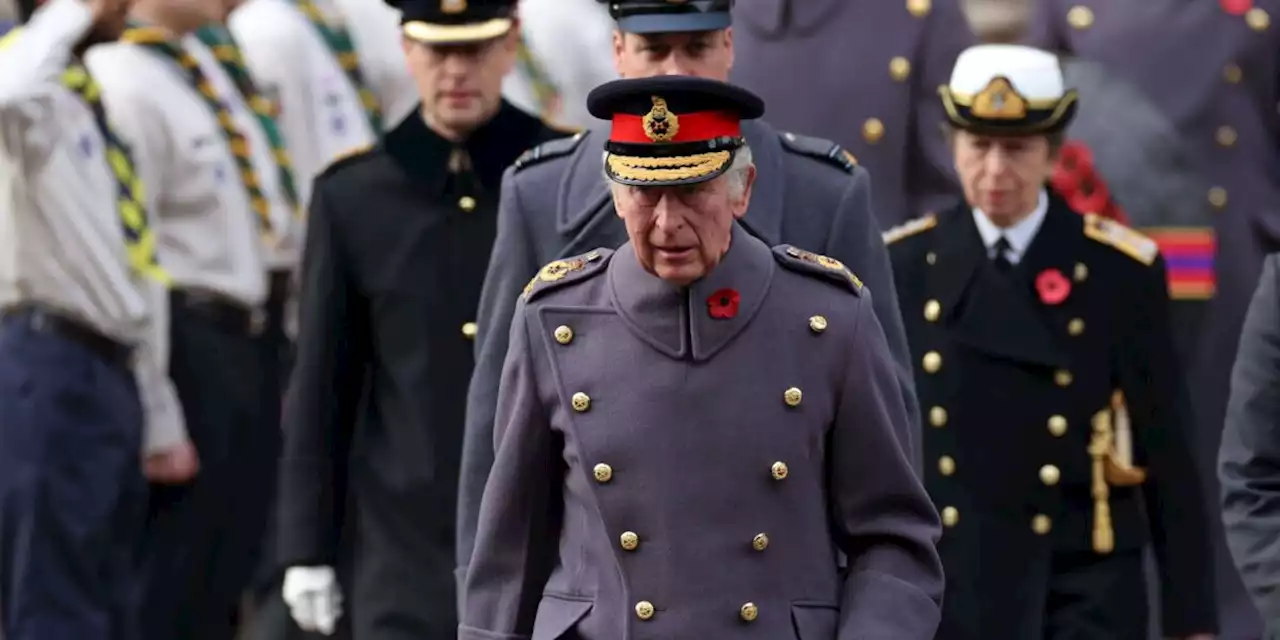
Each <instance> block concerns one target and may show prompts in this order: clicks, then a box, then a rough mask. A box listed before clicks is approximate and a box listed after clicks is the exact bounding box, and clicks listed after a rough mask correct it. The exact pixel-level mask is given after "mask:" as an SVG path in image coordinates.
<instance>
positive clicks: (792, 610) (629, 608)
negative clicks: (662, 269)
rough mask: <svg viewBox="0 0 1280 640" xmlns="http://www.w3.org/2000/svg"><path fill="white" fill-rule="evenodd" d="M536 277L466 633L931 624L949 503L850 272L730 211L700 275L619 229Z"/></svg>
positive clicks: (914, 632)
mask: <svg viewBox="0 0 1280 640" xmlns="http://www.w3.org/2000/svg"><path fill="white" fill-rule="evenodd" d="M525 291H526V293H525V294H524V295H523V296H522V302H521V304H520V306H519V307H518V308H517V310H516V317H515V320H514V321H513V324H512V329H511V350H510V352H509V353H508V356H507V360H506V364H505V366H504V368H503V374H502V391H501V394H500V396H499V403H498V420H497V428H496V429H495V435H494V440H495V444H496V447H497V452H498V453H497V460H496V463H495V465H494V468H493V473H492V475H491V477H490V480H489V483H488V486H487V487H486V488H485V493H484V501H483V503H482V507H481V516H480V525H479V535H478V537H477V543H476V550H475V555H474V556H473V560H472V566H471V570H470V572H469V573H468V575H467V578H466V583H465V604H464V607H463V612H462V616H463V624H462V627H461V631H460V633H459V639H460V640H495V639H498V638H501V639H503V640H516V639H520V638H532V639H533V640H555V639H557V638H562V637H566V634H567V637H573V638H581V639H582V640H618V639H620V638H631V639H632V640H640V639H648V638H653V639H657V638H663V639H672V638H708V639H711V638H714V639H717V640H720V639H726V638H762V639H763V638H767V639H769V640H783V639H786V638H797V639H798V640H837V639H840V640H853V639H854V638H893V639H894V640H929V639H931V638H932V637H933V634H934V631H935V629H936V626H937V623H938V619H939V604H940V598H941V594H942V589H943V579H942V571H941V566H940V563H939V559H938V556H937V552H936V547H935V544H936V541H937V538H938V536H939V532H940V524H939V521H938V516H937V513H936V512H935V511H934V509H933V507H932V505H931V503H930V501H929V498H928V496H927V495H926V493H925V491H924V488H923V486H922V485H921V483H920V481H919V479H918V478H917V476H916V474H915V473H914V471H913V469H912V467H911V465H910V463H909V461H908V459H907V456H906V454H905V452H904V451H903V450H902V448H901V447H900V446H899V444H898V442H897V435H896V434H897V433H898V432H899V431H900V430H901V429H902V428H903V425H904V423H905V422H906V414H905V413H904V411H903V402H902V396H901V389H900V387H899V385H898V384H897V381H896V380H895V373H894V363H893V360H892V358H891V357H890V355H889V350H888V346H887V345H886V343H885V339H884V333H883V332H882V331H881V329H880V326H879V322H878V321H877V320H876V317H875V314H874V313H873V312H872V308H871V295H870V294H869V293H868V292H867V291H866V290H865V289H863V288H862V285H861V283H860V282H859V281H858V280H857V278H856V276H854V275H853V274H852V273H851V272H849V271H848V270H847V269H846V268H845V267H843V266H842V265H840V264H839V263H838V262H835V261H833V260H830V259H828V258H825V257H822V256H818V255H815V254H812V253H808V252H805V251H800V250H796V249H794V248H790V247H779V248H777V249H774V250H772V251H771V250H770V249H769V247H767V246H766V245H765V244H764V243H762V242H760V241H759V240H758V239H756V238H754V237H752V236H751V235H749V234H748V233H746V232H745V231H743V230H741V228H735V230H734V234H733V237H732V246H731V248H730V251H729V253H728V254H727V255H726V256H725V258H724V260H723V261H722V262H721V263H720V265H719V266H717V267H716V268H715V269H714V270H712V271H711V273H710V274H708V275H707V276H706V277H704V278H703V279H701V280H699V281H698V282H696V283H694V284H693V285H691V286H689V287H677V286H674V285H671V284H668V283H666V282H665V281H663V280H661V279H659V278H657V277H655V276H653V275H651V274H649V273H648V272H646V271H645V270H644V269H643V268H642V267H641V266H640V264H639V262H638V260H637V259H636V256H635V252H634V251H633V250H632V248H631V246H630V244H628V245H625V246H623V247H622V248H621V249H619V250H618V251H617V253H612V252H610V251H608V250H600V251H595V252H592V253H589V254H587V255H585V256H583V257H580V258H576V259H570V260H565V261H559V262H556V263H552V264H550V265H548V266H547V267H544V268H543V269H542V270H541V271H540V272H539V275H538V276H537V277H536V278H535V279H534V281H533V282H531V283H530V284H529V286H528V287H527V288H526V289H525ZM841 553H843V554H844V555H845V556H847V557H848V563H847V568H842V567H841V563H839V561H838V557H839V555H840V554H841Z"/></svg>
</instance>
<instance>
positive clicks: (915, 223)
mask: <svg viewBox="0 0 1280 640" xmlns="http://www.w3.org/2000/svg"><path fill="white" fill-rule="evenodd" d="M936 226H938V216H937V215H934V214H932V213H927V214H925V215H923V216H920V217H919V218H916V219H914V220H908V221H906V222H904V223H902V224H900V225H898V226H896V227H893V228H891V229H889V230H888V231H885V232H884V233H882V234H880V235H881V237H882V238H883V239H884V243H885V244H893V243H895V242H897V241H899V240H903V239H906V238H910V237H911V236H914V235H916V234H918V233H924V232H925V231H928V230H930V229H932V228H934V227H936Z"/></svg>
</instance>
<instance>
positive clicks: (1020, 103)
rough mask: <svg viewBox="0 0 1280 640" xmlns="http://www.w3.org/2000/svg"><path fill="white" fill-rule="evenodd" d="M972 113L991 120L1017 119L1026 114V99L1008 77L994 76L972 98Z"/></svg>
mask: <svg viewBox="0 0 1280 640" xmlns="http://www.w3.org/2000/svg"><path fill="white" fill-rule="evenodd" d="M973 115H975V116H977V117H979V118H988V119H992V120H1017V119H1020V118H1025V117H1026V116H1027V101H1026V100H1023V98H1022V96H1020V95H1018V92H1017V91H1016V90H1015V89H1014V88H1013V85H1011V84H1009V79H1008V78H1006V77H1004V76H996V77H994V78H992V79H991V82H989V83H987V87H986V88H985V89H983V90H982V91H981V92H980V93H979V94H978V95H977V96H976V97H974V99H973Z"/></svg>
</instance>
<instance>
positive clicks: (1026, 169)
mask: <svg viewBox="0 0 1280 640" xmlns="http://www.w3.org/2000/svg"><path fill="white" fill-rule="evenodd" d="M952 152H953V154H954V159H955V164H956V173H957V174H958V175H959V176H960V184H961V186H962V187H963V188H964V195H965V197H966V198H967V199H968V200H969V204H970V205H972V206H974V207H976V208H978V209H981V210H982V212H983V213H985V214H986V215H987V217H988V218H990V219H991V221H992V222H994V223H995V224H996V225H997V226H1002V227H1005V226H1010V225H1013V224H1015V223H1016V222H1018V221H1019V220H1021V219H1022V218H1023V217H1024V216H1026V215H1027V214H1028V213H1031V211H1033V210H1034V209H1035V208H1036V204H1037V203H1038V202H1039V200H1040V190H1041V189H1042V188H1043V187H1044V183H1045V181H1046V180H1048V179H1049V176H1050V175H1051V174H1052V173H1053V163H1054V162H1055V161H1056V160H1057V158H1056V157H1055V155H1054V154H1053V153H1051V150H1050V147H1049V140H1048V139H1047V138H1045V137H1044V136H1018V137H1011V136H1010V137H1004V136H983V135H977V134H974V133H969V132H967V131H956V134H955V138H954V140H953V142H952Z"/></svg>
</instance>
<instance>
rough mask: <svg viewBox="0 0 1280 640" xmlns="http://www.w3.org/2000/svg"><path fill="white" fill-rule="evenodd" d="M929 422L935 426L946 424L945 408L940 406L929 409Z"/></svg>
mask: <svg viewBox="0 0 1280 640" xmlns="http://www.w3.org/2000/svg"><path fill="white" fill-rule="evenodd" d="M929 424H931V425H933V426H935V427H945V426H947V410H946V409H943V408H942V407H933V408H932V409H929Z"/></svg>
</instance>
